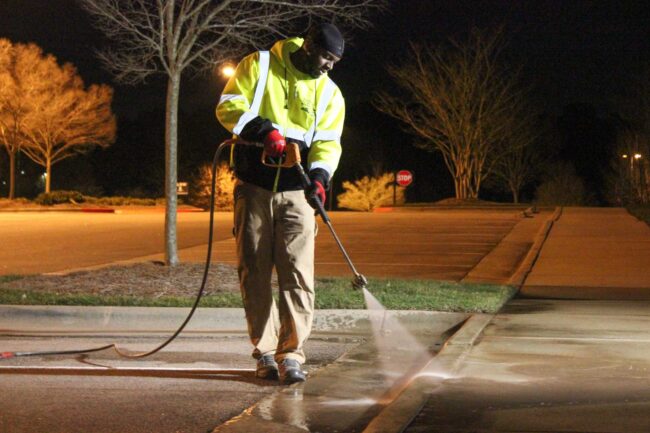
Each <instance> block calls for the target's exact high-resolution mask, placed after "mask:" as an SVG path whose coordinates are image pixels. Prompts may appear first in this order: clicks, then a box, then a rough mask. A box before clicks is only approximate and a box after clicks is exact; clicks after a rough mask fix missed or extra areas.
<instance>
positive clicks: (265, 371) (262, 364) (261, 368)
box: [255, 355, 278, 380]
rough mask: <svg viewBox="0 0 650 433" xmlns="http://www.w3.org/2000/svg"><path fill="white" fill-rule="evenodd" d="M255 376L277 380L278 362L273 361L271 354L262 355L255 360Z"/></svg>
mask: <svg viewBox="0 0 650 433" xmlns="http://www.w3.org/2000/svg"><path fill="white" fill-rule="evenodd" d="M255 376H256V377H259V378H260V379H267V380H278V363H277V362H275V359H274V358H273V355H262V356H261V357H260V358H259V359H258V360H257V370H255Z"/></svg>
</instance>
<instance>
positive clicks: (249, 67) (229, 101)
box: [217, 52, 274, 143]
mask: <svg viewBox="0 0 650 433" xmlns="http://www.w3.org/2000/svg"><path fill="white" fill-rule="evenodd" d="M259 75H260V66H259V52H255V53H252V54H250V55H248V56H246V57H245V58H244V59H242V61H241V62H239V65H237V69H236V71H235V74H234V75H233V76H232V77H230V79H229V80H228V82H227V83H226V86H225V87H224V89H223V92H222V94H221V98H220V99H219V104H218V105H217V118H218V119H219V122H221V124H222V125H223V127H224V128H226V129H227V130H228V131H230V132H232V133H233V134H234V135H237V136H239V137H241V138H243V139H244V140H247V141H252V142H260V143H261V142H263V141H264V139H265V138H266V137H267V135H268V134H269V133H270V132H271V131H272V130H273V129H274V128H273V124H272V123H271V122H270V121H269V120H267V119H264V118H262V117H260V116H258V115H257V113H253V112H251V111H250V108H251V103H252V101H253V96H254V95H255V87H256V86H257V81H258V79H259Z"/></svg>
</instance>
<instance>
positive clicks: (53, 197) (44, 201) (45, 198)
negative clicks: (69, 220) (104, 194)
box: [34, 191, 86, 206]
mask: <svg viewBox="0 0 650 433" xmlns="http://www.w3.org/2000/svg"><path fill="white" fill-rule="evenodd" d="M84 201H86V198H85V197H84V196H83V194H81V193H80V192H78V191H51V192H43V193H41V194H39V195H38V196H37V197H36V198H35V199H34V202H36V203H38V204H40V205H45V206H51V205H54V204H61V203H75V204H77V203H83V202H84Z"/></svg>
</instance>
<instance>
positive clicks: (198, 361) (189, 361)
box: [0, 334, 358, 433]
mask: <svg viewBox="0 0 650 433" xmlns="http://www.w3.org/2000/svg"><path fill="white" fill-rule="evenodd" d="M116 339H118V340H119V341H120V347H123V348H125V349H127V350H134V351H140V350H143V348H145V349H146V348H147V347H153V346H154V345H155V344H158V343H160V340H161V337H160V336H159V335H154V336H150V337H148V336H145V335H141V336H134V335H131V336H129V337H126V336H120V337H119V338H118V336H111V337H102V338H100V337H68V338H65V337H60V336H59V337H52V336H48V337H31V338H29V337H27V338H20V337H10V336H4V337H3V338H2V340H3V343H2V345H3V346H4V347H5V348H6V347H23V348H25V349H26V350H48V349H54V347H53V346H52V345H53V344H55V345H56V349H58V350H71V349H79V348H83V347H97V346H101V345H105V344H110V343H113V342H115V341H116ZM356 345H358V341H356V340H350V339H336V340H335V339H333V338H332V336H331V335H330V336H328V337H327V338H326V339H323V338H319V337H318V336H314V337H312V338H311V339H310V340H309V341H308V343H307V347H306V349H307V350H308V351H309V353H310V359H309V363H308V364H306V365H305V367H306V369H307V370H309V371H310V372H311V374H314V373H315V371H316V370H317V369H318V367H319V366H322V365H325V364H329V363H331V362H333V361H334V360H335V359H336V358H338V357H339V356H341V355H342V354H343V353H344V352H346V351H347V350H349V349H350V348H351V347H355V346H356ZM250 350H251V346H250V343H249V341H248V337H246V336H245V335H243V334H240V335H233V334H231V335H226V336H223V335H218V334H215V335H213V336H205V335H204V336H200V337H198V336H197V337H192V336H190V337H185V336H183V337H181V338H179V339H178V340H176V341H175V342H174V344H173V346H170V348H169V349H167V350H165V351H164V352H160V353H158V354H155V355H153V356H151V357H149V358H146V359H144V360H132V361H127V360H120V359H118V358H117V356H116V355H115V354H114V353H113V352H112V351H104V352H99V353H95V354H92V355H91V356H89V357H88V358H87V359H83V358H78V357H77V358H74V357H72V356H69V357H63V356H54V357H49V358H16V359H13V360H10V362H6V361H5V362H3V364H2V366H3V368H6V367H10V366H14V367H16V368H20V367H22V368H25V370H24V371H23V372H20V371H18V372H8V371H6V370H2V371H0V431H1V432H3V433H28V432H30V433H31V432H41V431H47V432H51V433H88V432H93V433H116V432H120V433H127V432H128V433H151V432H156V433H206V432H210V431H212V430H213V429H214V428H215V427H217V426H218V425H220V424H222V423H224V422H225V421H227V420H229V419H230V418H232V417H233V416H235V415H238V414H240V413H241V412H242V411H243V410H244V409H246V408H248V407H249V406H251V405H252V404H254V403H255V402H257V401H258V400H259V399H261V398H262V397H264V396H266V395H268V394H270V393H272V392H274V391H276V390H277V389H278V386H277V382H271V381H263V380H260V379H256V378H255V377H254V371H253V368H254V365H255V364H254V360H253V359H252V358H251V357H250ZM92 367H97V370H94V371H93V370H89V368H92ZM102 367H103V368H102ZM37 368H40V369H42V371H40V372H39V371H36V370H35V369H37ZM107 368H108V370H107ZM175 368H176V369H182V370H184V372H183V371H176V372H174V369H175ZM66 369H68V370H66ZM124 369H127V370H124ZM155 369H159V370H158V371H156V370H155ZM201 369H208V370H211V371H212V372H211V373H208V374H190V373H188V372H187V370H194V371H198V370H201ZM161 370H162V371H161ZM219 370H223V371H222V372H219Z"/></svg>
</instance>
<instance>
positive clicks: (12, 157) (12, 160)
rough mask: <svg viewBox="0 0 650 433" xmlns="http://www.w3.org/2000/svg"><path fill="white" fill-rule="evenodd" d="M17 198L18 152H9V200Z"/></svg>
mask: <svg viewBox="0 0 650 433" xmlns="http://www.w3.org/2000/svg"><path fill="white" fill-rule="evenodd" d="M14 198H16V152H9V200H13V199H14Z"/></svg>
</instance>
